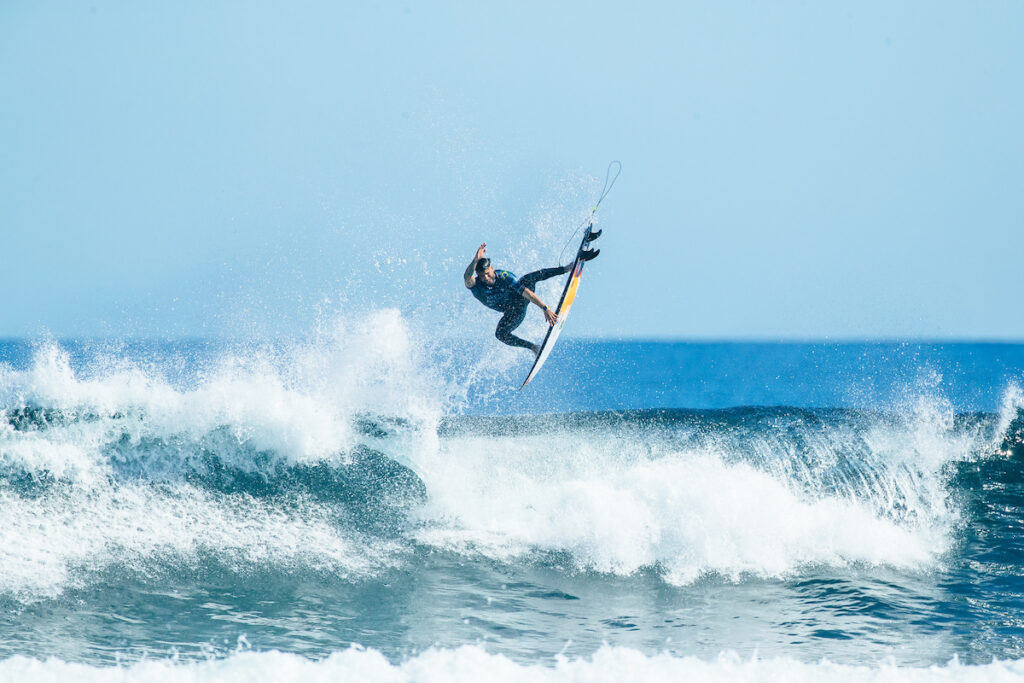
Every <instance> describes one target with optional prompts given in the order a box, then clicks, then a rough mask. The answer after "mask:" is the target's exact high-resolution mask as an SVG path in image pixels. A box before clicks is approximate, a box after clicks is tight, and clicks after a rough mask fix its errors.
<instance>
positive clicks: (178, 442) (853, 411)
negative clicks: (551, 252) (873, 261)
mask: <svg viewBox="0 0 1024 683" xmlns="http://www.w3.org/2000/svg"><path fill="white" fill-rule="evenodd" d="M412 327H413V326H412V325H411V324H410V323H409V322H408V321H406V320H404V319H403V318H402V316H401V315H400V314H399V313H398V312H396V311H390V310H385V311H378V312H376V313H374V314H371V315H369V316H367V317H366V318H365V319H363V320H360V321H357V322H355V323H349V324H344V325H343V324H340V323H339V324H337V325H335V326H334V327H331V328H330V329H326V330H321V331H320V332H318V333H317V334H316V335H314V336H313V337H312V338H310V339H302V340H294V341H289V342H280V341H279V342H275V343H262V344H257V343H242V342H232V343H228V342H211V341H202V340H192V341H167V342H162V341H147V342H129V341H123V340H99V341H69V340H65V341H61V340H28V341H23V340H8V341H5V342H0V536H2V542H0V608H2V609H0V679H19V680H23V679H26V678H30V677H31V678H33V679H40V680H51V679H52V680H67V679H69V678H76V679H80V680H167V679H187V680H281V679H286V678H299V677H301V678H303V679H311V680H320V679H323V680H366V681H412V680H422V681H431V680H438V681H441V680H444V681H452V680H454V681H459V680H467V681H468V680H506V679H508V680H537V681H562V680H609V681H611V680H616V681H617V680H683V679H690V678H696V679H697V680H822V679H828V680H887V681H899V680H912V681H916V680H958V681H959V680H968V681H971V680H979V681H980V680H985V681H988V680H1019V679H1024V610H1022V608H1024V580H1022V574H1024V554H1022V552H1024V542H1022V540H1021V538H1022V537H1021V531H1022V528H1024V508H1022V497H1021V490H1022V484H1024V445H1022V437H1024V412H1022V408H1024V394H1022V392H1021V390H1020V389H1019V388H1018V386H1019V385H1020V384H1021V383H1022V380H1024V345H1014V344H966V343H964V344H960V343H934V344H928V343H896V342H893V343H863V344H848V343H825V342H822V343H799V344H798V343H793V344H770V343H764V344H757V343H710V342H709V343H684V342H620V341H580V340H576V339H571V338H567V339H564V340H563V341H562V342H561V343H560V345H559V347H558V348H557V349H556V352H555V353H554V354H553V355H552V358H551V359H550V361H549V365H548V366H547V367H546V368H545V369H544V371H543V372H542V374H541V375H540V376H539V377H538V379H537V380H536V381H535V382H534V383H533V384H531V385H530V386H529V387H528V388H527V389H526V390H524V391H522V392H518V391H515V390H514V388H513V387H515V386H518V384H519V382H521V379H522V376H523V375H524V374H525V372H526V370H527V369H528V363H527V360H526V357H525V356H526V354H522V353H518V352H517V351H515V350H511V349H504V348H501V347H499V346H498V345H497V344H496V343H493V342H491V341H486V342H479V343H478V342H474V343H473V344H468V345H465V346H458V345H452V344H450V343H440V344H435V345H434V346H430V345H426V344H424V343H422V342H421V341H420V340H419V339H418V337H417V334H416V332H415V330H414V329H412Z"/></svg>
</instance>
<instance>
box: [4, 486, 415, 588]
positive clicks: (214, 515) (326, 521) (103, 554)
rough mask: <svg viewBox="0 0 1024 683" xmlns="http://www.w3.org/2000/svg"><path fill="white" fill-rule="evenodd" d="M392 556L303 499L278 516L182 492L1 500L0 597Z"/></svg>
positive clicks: (259, 504) (332, 568) (126, 490)
mask: <svg viewBox="0 0 1024 683" xmlns="http://www.w3.org/2000/svg"><path fill="white" fill-rule="evenodd" d="M397 551H398V549H397V547H396V546H395V544H393V543H389V542H386V541H381V540H379V539H376V540H374V541H373V542H370V541H368V540H367V539H364V538H363V537H361V536H360V535H359V534H357V533H354V532H351V531H347V530H344V529H342V528H340V527H339V526H338V525H337V523H336V520H335V519H334V518H333V515H332V514H331V512H330V511H329V510H327V509H326V508H324V507H323V506H320V505H317V504H315V503H312V502H309V501H297V502H296V504H295V505H294V506H293V507H291V508H289V509H282V508H277V507H273V506H272V505H270V504H268V503H267V502H264V501H261V500H258V499H254V498H252V497H250V496H247V495H241V494H232V495H223V494H220V495H213V494H210V493H209V492H206V491H203V490H202V489H197V488H194V487H192V486H187V485H183V486H178V487H175V488H173V489H171V488H166V487H149V486H143V485H133V484H124V483H122V484H119V485H117V486H107V485H101V486H93V487H88V488H85V487H74V488H65V489H62V490H61V491H58V492H49V493H48V494H47V495H45V496H38V497H27V498H23V497H20V496H17V495H14V494H11V493H8V492H4V493H3V494H0V592H2V593H4V594H7V595H10V596H13V597H16V598H18V599H20V600H23V601H32V600H35V599H39V598H45V597H52V596H55V595H58V594H60V593H61V592H63V591H64V590H66V589H68V588H72V587H75V586H76V585H79V584H81V583H82V582H83V581H86V580H88V577H89V575H90V574H91V573H93V572H97V571H101V570H104V569H107V568H109V567H111V566H115V567H123V568H126V569H128V570H130V571H135V572H138V573H140V574H143V575H145V574H150V573H160V572H161V571H167V570H171V571H173V570H174V568H176V567H177V568H181V567H193V566H195V565H197V564H199V563H200V562H201V561H202V557H203V556H212V557H215V558H216V560H217V562H218V563H220V565H221V566H225V567H228V568H229V569H231V570H234V571H245V570H247V569H255V568H261V569H268V568H272V567H277V568H281V569H288V568H294V567H296V566H298V567H301V568H303V569H313V570H323V571H329V572H331V573H333V574H336V575H338V576H339V577H341V578H351V577H359V576H365V575H368V574H371V573H373V572H376V571H378V570H380V569H381V568H383V567H386V566H389V565H391V564H393V563H394V562H395V558H396V557H397Z"/></svg>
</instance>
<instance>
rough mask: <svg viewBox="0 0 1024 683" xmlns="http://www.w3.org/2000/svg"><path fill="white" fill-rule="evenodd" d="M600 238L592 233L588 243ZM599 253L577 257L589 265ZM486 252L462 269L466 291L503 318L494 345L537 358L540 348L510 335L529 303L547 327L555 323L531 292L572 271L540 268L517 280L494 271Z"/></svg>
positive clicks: (483, 249)
mask: <svg viewBox="0 0 1024 683" xmlns="http://www.w3.org/2000/svg"><path fill="white" fill-rule="evenodd" d="M600 234H601V232H600V231H597V232H595V233H594V234H593V235H592V236H591V239H596V238H597V237H598V236H599V235H600ZM600 251H601V250H600V249H587V250H585V251H583V252H582V253H581V257H582V258H583V260H584V261H589V260H590V259H592V258H594V257H595V256H597V255H598V254H599V253H600ZM486 252H487V243H486V242H485V243H484V244H481V245H480V248H478V249H477V250H476V256H474V257H473V260H472V261H471V262H470V264H469V267H468V268H466V273H465V276H464V278H465V282H466V288H467V289H468V290H469V291H471V292H472V293H473V296H475V297H476V298H477V300H478V301H479V302H480V303H482V304H483V305H484V306H487V307H488V308H492V309H494V310H495V311H498V312H499V313H503V314H504V315H502V316H501V320H499V321H498V327H497V328H496V329H495V330H494V336H495V337H497V338H498V341H500V342H501V343H502V344H508V345H509V346H519V347H521V348H524V349H530V350H531V351H533V353H534V355H537V354H539V353H540V346H539V345H538V344H531V343H530V342H528V341H526V340H525V339H522V338H520V337H517V336H516V335H514V334H512V331H513V330H515V329H516V328H517V327H519V326H520V325H521V324H522V323H523V319H524V318H525V317H526V309H527V308H529V307H530V303H534V304H536V305H537V306H539V307H540V308H541V309H542V310H543V311H544V318H545V319H546V320H547V321H548V325H554V324H555V323H556V322H557V321H558V317H557V316H556V315H555V312H554V311H552V310H551V309H550V308H548V307H547V306H546V305H545V304H544V302H543V301H541V300H540V298H539V297H538V296H537V295H536V294H534V292H533V288H534V287H536V286H537V283H538V282H542V281H544V280H547V279H548V278H552V277H555V276H557V275H565V274H566V273H568V272H569V271H570V270H572V264H571V263H570V264H569V265H566V266H559V267H556V268H542V269H540V270H535V271H533V272H532V273H527V274H526V275H524V276H523V277H521V278H517V277H516V276H515V274H513V273H511V272H509V271H507V270H495V269H494V266H492V265H491V259H489V258H487V257H486V256H485V254H486Z"/></svg>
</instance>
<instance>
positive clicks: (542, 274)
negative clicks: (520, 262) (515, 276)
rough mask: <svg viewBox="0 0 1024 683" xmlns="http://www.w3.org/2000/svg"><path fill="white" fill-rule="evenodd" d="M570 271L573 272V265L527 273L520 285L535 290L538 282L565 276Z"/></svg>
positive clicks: (521, 279)
mask: <svg viewBox="0 0 1024 683" xmlns="http://www.w3.org/2000/svg"><path fill="white" fill-rule="evenodd" d="M570 270H572V264H571V263H570V264H569V265H567V266H558V267H557V268H541V269H540V270H535V271H533V272H532V273H527V274H526V275H524V276H522V277H521V278H519V283H520V284H521V285H523V286H524V287H527V288H528V289H530V290H533V288H534V287H535V286H536V285H537V283H538V282H543V281H544V280H547V279H549V278H553V277H556V276H558V275H565V274H566V273H568V272H569V271H570Z"/></svg>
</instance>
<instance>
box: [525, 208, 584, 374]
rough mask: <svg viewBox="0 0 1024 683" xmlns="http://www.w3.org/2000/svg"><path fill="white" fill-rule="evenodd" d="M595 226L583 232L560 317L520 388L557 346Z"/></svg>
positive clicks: (549, 330)
mask: <svg viewBox="0 0 1024 683" xmlns="http://www.w3.org/2000/svg"><path fill="white" fill-rule="evenodd" d="M593 227H594V226H593V224H591V225H588V226H587V230H586V232H584V233H583V240H582V241H581V242H580V248H579V249H578V250H577V251H576V260H575V261H574V262H573V264H572V271H571V272H570V275H569V280H568V281H567V282H566V283H565V289H563V290H562V298H561V299H560V300H559V301H558V308H556V309H555V315H556V316H557V317H558V320H557V321H555V324H554V325H552V326H550V327H548V332H547V334H546V335H544V341H543V342H541V345H540V354H538V355H537V360H535V361H534V362H533V367H532V368H530V374H528V375H527V376H526V379H525V380H524V381H523V386H521V387H519V388H520V389H522V388H523V387H525V386H526V385H527V384H529V383H530V380H531V379H533V378H534V377H536V376H537V373H538V372H540V369H541V368H542V367H544V361H546V360H547V359H548V356H549V355H550V354H551V349H553V348H555V342H556V341H558V335H560V334H561V333H562V326H563V325H565V321H566V319H567V318H568V317H569V311H570V310H571V309H572V304H573V302H574V301H575V300H576V291H577V290H578V289H579V286H580V277H581V275H582V274H583V264H584V263H586V261H584V260H583V257H582V255H583V248H584V247H586V246H587V238H588V237H590V231H591V229H592V228H593Z"/></svg>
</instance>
